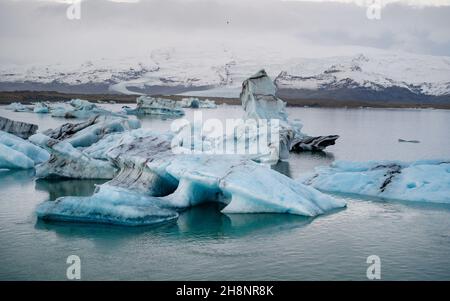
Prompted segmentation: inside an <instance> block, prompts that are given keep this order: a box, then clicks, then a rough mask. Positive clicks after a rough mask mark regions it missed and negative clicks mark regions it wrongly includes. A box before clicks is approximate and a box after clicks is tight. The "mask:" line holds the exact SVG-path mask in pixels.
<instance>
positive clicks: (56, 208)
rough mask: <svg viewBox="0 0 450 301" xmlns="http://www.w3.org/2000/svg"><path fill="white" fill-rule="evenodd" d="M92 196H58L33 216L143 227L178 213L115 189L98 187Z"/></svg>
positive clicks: (139, 195) (141, 197)
mask: <svg viewBox="0 0 450 301" xmlns="http://www.w3.org/2000/svg"><path fill="white" fill-rule="evenodd" d="M98 188H99V189H98V191H97V192H96V193H95V194H94V195H93V196H92V197H62V198H58V199H56V200H55V201H46V202H44V203H42V204H40V205H39V206H38V207H37V209H36V213H37V216H38V217H39V218H41V219H44V220H56V221H66V222H71V221H72V222H73V221H75V222H88V223H104V224H116V225H122V226H147V225H154V224H159V223H162V222H168V221H171V220H175V219H177V218H178V213H177V212H176V211H174V210H171V209H168V208H162V207H160V206H158V205H157V204H158V200H155V198H153V197H150V196H145V195H142V194H135V193H132V192H130V191H125V190H124V189H120V188H117V187H108V189H104V188H103V187H102V186H100V187H98Z"/></svg>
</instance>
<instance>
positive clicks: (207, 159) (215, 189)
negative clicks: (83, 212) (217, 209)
mask: <svg viewBox="0 0 450 301" xmlns="http://www.w3.org/2000/svg"><path fill="white" fill-rule="evenodd" d="M172 138H173V136H172V135H171V134H164V135H161V134H156V133H154V134H152V133H151V132H148V133H147V134H146V135H143V136H141V137H134V138H131V139H132V140H131V141H130V140H128V141H127V142H126V143H123V144H120V145H118V146H116V147H112V148H111V149H109V151H108V154H107V156H108V157H109V160H110V161H111V162H113V163H114V165H115V166H116V167H118V168H119V172H118V173H117V174H116V176H115V177H114V178H113V179H112V180H111V181H109V182H107V183H105V184H103V185H101V186H99V188H98V190H97V192H96V193H94V194H93V195H92V196H91V197H87V198H86V197H83V198H77V197H69V198H68V199H67V198H65V197H63V198H61V199H60V200H59V202H58V203H55V204H52V207H51V208H52V211H51V212H50V211H46V210H43V209H42V208H41V209H40V211H39V212H40V213H39V214H40V217H42V218H47V219H53V218H54V216H55V214H54V212H59V211H65V210H66V208H67V207H66V202H68V201H70V203H72V202H73V203H77V200H78V201H79V202H80V203H86V204H96V200H99V199H110V200H114V199H118V198H116V196H117V193H118V191H119V192H120V195H122V196H127V195H130V198H131V199H133V197H134V196H136V195H142V196H145V197H147V198H151V199H149V200H153V201H151V202H150V203H152V204H155V205H156V206H160V207H169V208H174V209H182V208H187V207H190V206H194V205H198V204H201V203H205V202H217V203H220V204H221V205H222V207H223V212H228V213H262V212H264V213H291V214H298V215H305V216H316V215H319V214H323V213H325V212H327V211H329V210H331V209H335V208H341V207H345V202H343V201H341V200H338V199H335V198H333V197H331V196H328V195H325V194H323V193H321V192H319V191H318V190H316V189H314V188H312V187H308V186H306V185H303V184H301V183H298V182H296V181H294V180H292V179H290V178H288V177H286V176H284V175H282V174H280V173H278V172H276V171H274V170H272V169H270V168H269V167H267V166H264V165H261V164H258V163H256V162H253V161H252V160H249V159H248V158H246V157H244V156H239V155H222V156H219V155H205V154H201V155H187V154H185V155H183V154H175V153H174V152H173V149H172V145H171V144H172V143H171V139H172ZM99 193H100V195H98V194H99ZM66 200H68V201H66ZM45 206H49V205H45ZM95 206H96V205H95ZM95 206H94V207H95ZM130 206H132V203H130ZM45 208H47V207H44V209H45ZM90 218H91V219H95V221H96V222H109V220H108V219H106V220H103V217H102V216H101V215H95V217H93V216H90ZM72 219H73V220H77V219H78V218H77V215H74V216H72Z"/></svg>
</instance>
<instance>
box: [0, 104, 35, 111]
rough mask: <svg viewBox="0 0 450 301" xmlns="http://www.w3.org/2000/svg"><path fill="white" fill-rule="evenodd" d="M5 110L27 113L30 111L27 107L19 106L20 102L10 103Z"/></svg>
mask: <svg viewBox="0 0 450 301" xmlns="http://www.w3.org/2000/svg"><path fill="white" fill-rule="evenodd" d="M5 109H6V110H11V111H13V112H29V111H31V110H30V108H29V107H27V106H25V105H23V104H21V103H20V102H13V103H10V104H9V105H7V106H6V107H5Z"/></svg>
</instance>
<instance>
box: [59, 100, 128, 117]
mask: <svg viewBox="0 0 450 301" xmlns="http://www.w3.org/2000/svg"><path fill="white" fill-rule="evenodd" d="M96 115H107V116H120V114H118V113H114V112H111V111H108V110H105V109H103V108H101V107H98V106H97V105H96V104H94V103H91V102H89V101H88V100H83V99H72V100H71V101H69V106H59V107H56V108H54V109H53V110H52V112H51V116H52V117H62V118H82V119H84V118H91V117H93V116H96Z"/></svg>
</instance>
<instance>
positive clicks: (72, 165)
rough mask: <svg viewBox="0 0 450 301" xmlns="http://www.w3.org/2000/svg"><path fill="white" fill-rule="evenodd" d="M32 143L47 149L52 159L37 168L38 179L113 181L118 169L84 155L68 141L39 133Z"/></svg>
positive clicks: (33, 137) (110, 164)
mask: <svg viewBox="0 0 450 301" xmlns="http://www.w3.org/2000/svg"><path fill="white" fill-rule="evenodd" d="M30 141H32V142H33V143H35V144H37V145H39V146H41V147H43V148H45V149H46V150H47V151H48V152H49V153H50V154H51V157H50V159H49V160H48V161H46V162H43V163H41V164H39V165H37V166H36V176H37V177H38V178H77V179H112V178H113V177H114V175H115V174H116V168H115V167H114V165H113V164H112V163H111V162H108V161H102V160H97V159H94V158H91V157H89V156H88V155H86V154H84V153H83V152H82V150H80V149H77V148H75V147H74V146H72V145H71V144H70V143H69V142H67V141H58V140H55V139H52V138H50V137H48V136H45V135H44V134H41V133H38V134H36V135H33V136H32V137H30Z"/></svg>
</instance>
